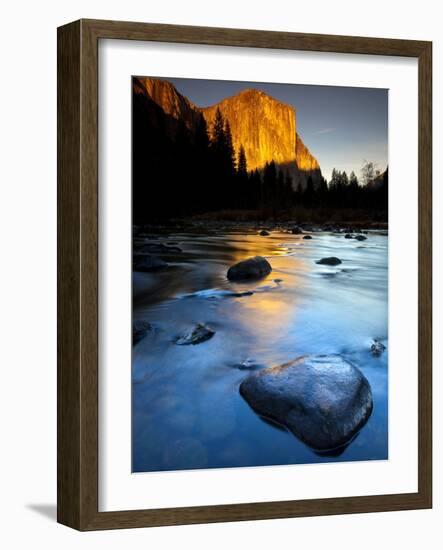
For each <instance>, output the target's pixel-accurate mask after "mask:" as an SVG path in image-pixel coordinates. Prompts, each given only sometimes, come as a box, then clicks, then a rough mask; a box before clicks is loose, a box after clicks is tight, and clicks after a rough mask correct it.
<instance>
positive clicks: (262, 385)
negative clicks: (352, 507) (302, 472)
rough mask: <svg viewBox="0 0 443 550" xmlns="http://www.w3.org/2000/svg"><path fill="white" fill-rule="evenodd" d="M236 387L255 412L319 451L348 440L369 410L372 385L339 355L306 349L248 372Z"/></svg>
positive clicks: (332, 447)
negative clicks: (305, 352) (307, 352)
mask: <svg viewBox="0 0 443 550" xmlns="http://www.w3.org/2000/svg"><path fill="white" fill-rule="evenodd" d="M240 393H241V395H242V396H243V398H244V399H245V400H246V401H247V403H248V404H249V405H250V406H251V408H252V409H253V410H254V411H255V412H256V413H257V414H259V415H261V416H263V417H265V418H268V419H270V420H273V421H274V422H277V423H279V424H281V425H283V426H285V427H286V428H288V429H289V430H290V431H291V432H292V433H293V434H294V435H295V436H296V437H298V438H299V439H301V440H302V441H303V442H305V443H306V444H307V445H309V446H310V447H312V448H313V449H314V450H317V451H328V450H332V449H336V448H338V447H341V446H343V445H345V444H346V443H348V442H349V441H350V440H351V439H352V438H353V437H354V436H355V434H356V433H357V432H358V431H359V430H360V429H361V428H362V427H363V426H364V424H365V423H366V421H367V420H368V418H369V417H370V415H371V412H372V407H373V402H372V392H371V387H370V385H369V382H368V381H367V379H366V378H365V377H364V376H363V374H362V373H361V371H360V370H359V369H357V368H356V367H354V366H353V365H351V364H350V363H348V362H347V361H346V360H345V359H343V357H341V356H340V355H307V356H303V357H299V358H298V359H295V360H294V361H291V362H290V363H286V364H284V365H281V366H277V367H270V368H266V369H263V370H261V371H259V372H256V373H254V374H251V375H249V376H248V377H247V378H245V380H243V382H242V383H241V385H240Z"/></svg>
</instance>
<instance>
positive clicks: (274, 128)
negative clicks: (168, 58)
mask: <svg viewBox="0 0 443 550" xmlns="http://www.w3.org/2000/svg"><path fill="white" fill-rule="evenodd" d="M133 87H134V92H135V93H136V94H145V95H146V97H147V98H149V99H150V100H152V101H153V102H154V103H155V104H156V105H158V106H160V107H161V108H162V109H163V111H164V113H165V114H166V115H167V117H168V118H169V119H170V120H169V127H171V128H173V127H174V125H173V124H172V126H171V123H173V122H174V121H182V122H183V123H184V124H185V125H186V127H187V128H188V129H189V130H190V131H191V132H192V131H193V130H194V129H195V127H196V124H197V122H198V120H199V119H200V117H201V116H203V117H204V118H205V120H206V123H207V127H208V132H209V133H211V129H212V126H213V122H214V118H215V115H216V112H217V109H220V112H221V113H222V115H223V118H225V119H227V120H229V124H230V127H231V132H232V139H233V144H234V148H235V151H236V153H238V151H239V149H240V146H241V145H243V147H244V149H245V154H246V161H247V165H248V170H255V169H258V170H261V169H263V168H264V166H265V164H266V163H267V162H271V161H272V160H274V161H275V163H276V164H277V165H278V167H280V168H281V169H282V170H283V171H284V172H286V173H288V174H289V175H290V176H291V177H292V181H293V187H294V189H296V188H297V187H298V185H299V184H301V185H302V187H303V188H304V187H306V184H307V181H308V178H309V176H311V177H312V179H313V183H314V186H317V185H318V184H319V182H320V180H321V170H320V166H319V164H318V162H317V159H316V158H315V157H314V156H313V155H312V154H311V153H310V151H309V149H308V148H307V147H306V146H305V144H304V143H303V141H302V139H301V138H300V136H299V134H298V133H297V126H296V112H295V109H294V108H293V107H292V106H290V105H287V104H285V103H282V102H281V101H278V100H277V99H274V98H273V97H271V96H269V95H267V94H265V93H264V92H262V91H260V90H257V89H247V90H243V91H242V92H240V93H238V94H237V95H235V96H232V97H228V98H225V99H223V100H222V101H220V102H219V103H217V104H216V105H212V106H211V107H205V108H200V107H198V106H196V105H194V104H193V103H192V102H191V101H189V100H188V99H187V98H186V97H184V96H183V95H181V94H180V93H179V92H178V91H177V89H176V88H175V86H173V85H172V84H171V83H170V82H167V81H166V80H160V79H157V78H145V77H137V78H134V83H133Z"/></svg>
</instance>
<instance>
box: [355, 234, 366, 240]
mask: <svg viewBox="0 0 443 550" xmlns="http://www.w3.org/2000/svg"><path fill="white" fill-rule="evenodd" d="M354 238H355V239H356V240H357V241H365V240H366V239H367V237H365V236H364V235H356V236H355V237H354Z"/></svg>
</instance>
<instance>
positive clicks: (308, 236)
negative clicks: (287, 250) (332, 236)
mask: <svg viewBox="0 0 443 550" xmlns="http://www.w3.org/2000/svg"><path fill="white" fill-rule="evenodd" d="M303 238H304V239H312V237H311V235H305V236H304V237H303Z"/></svg>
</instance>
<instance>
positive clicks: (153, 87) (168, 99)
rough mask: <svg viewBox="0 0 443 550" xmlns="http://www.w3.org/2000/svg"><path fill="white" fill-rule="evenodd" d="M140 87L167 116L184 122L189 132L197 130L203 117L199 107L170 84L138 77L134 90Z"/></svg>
mask: <svg viewBox="0 0 443 550" xmlns="http://www.w3.org/2000/svg"><path fill="white" fill-rule="evenodd" d="M140 85H141V86H142V87H143V88H144V90H145V91H146V93H147V94H148V96H149V97H150V98H151V99H152V100H153V101H154V102H155V103H157V105H160V107H161V108H162V109H163V111H164V112H165V113H166V114H167V115H169V116H171V117H173V118H175V119H177V120H181V121H182V122H184V123H185V125H186V126H187V128H189V130H193V129H194V128H195V125H196V123H197V121H198V119H199V118H200V116H201V115H200V113H199V110H198V107H196V106H195V105H194V104H193V103H192V102H191V101H189V99H188V98H186V97H185V96H183V95H181V94H180V93H179V92H178V91H177V89H176V88H175V86H173V85H172V84H171V83H170V82H168V81H166V80H160V79H158V78H144V77H138V78H137V79H134V89H135V88H138V89H140Z"/></svg>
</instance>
